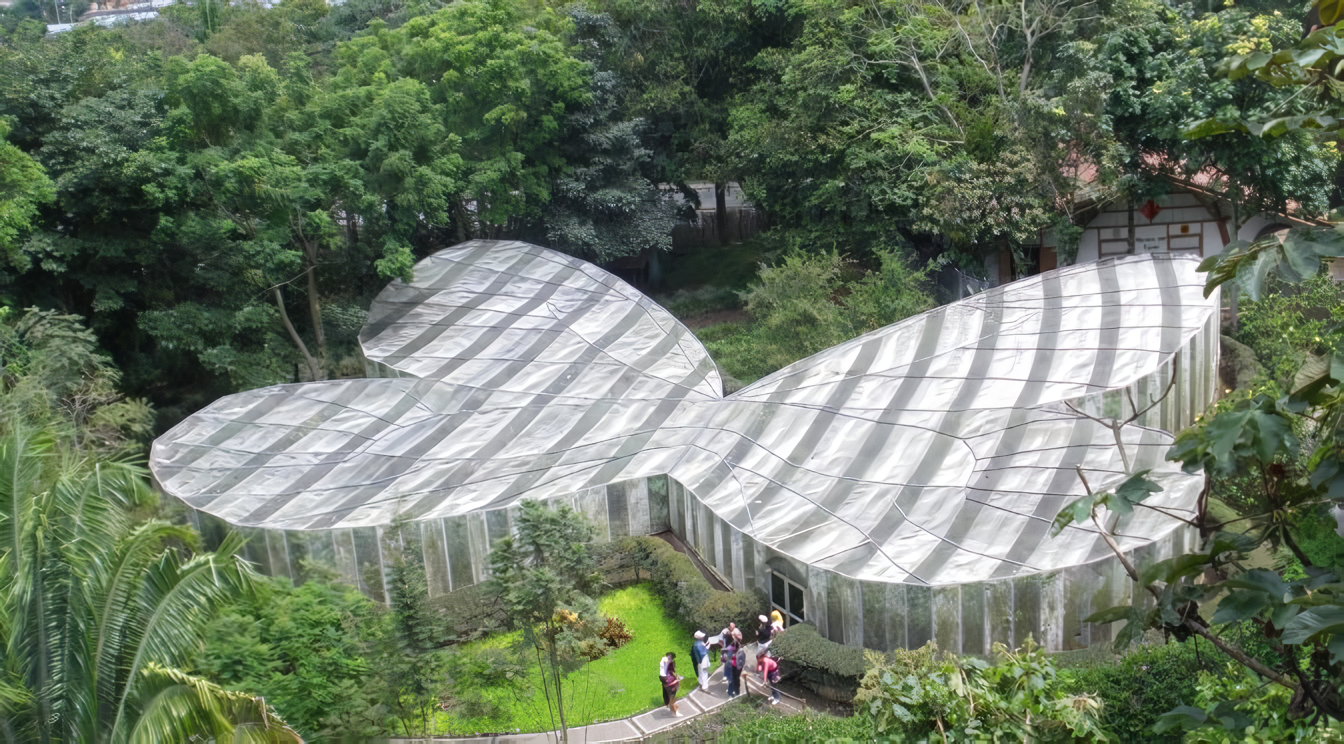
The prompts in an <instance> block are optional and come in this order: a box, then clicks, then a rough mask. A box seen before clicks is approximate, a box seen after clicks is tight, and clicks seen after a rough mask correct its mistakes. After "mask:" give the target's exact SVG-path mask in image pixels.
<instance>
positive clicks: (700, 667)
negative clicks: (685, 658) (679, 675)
mask: <svg viewBox="0 0 1344 744" xmlns="http://www.w3.org/2000/svg"><path fill="white" fill-rule="evenodd" d="M691 665H692V666H694V667H695V675H696V678H697V679H699V680H700V691H701V692H709V648H708V647H706V646H705V632H704V631H703V630H697V631H695V643H693V644H691Z"/></svg>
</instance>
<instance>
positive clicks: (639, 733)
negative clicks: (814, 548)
mask: <svg viewBox="0 0 1344 744" xmlns="http://www.w3.org/2000/svg"><path fill="white" fill-rule="evenodd" d="M755 654H756V644H754V643H753V644H751V645H750V646H748V647H747V657H748V658H747V668H748V669H754V668H755V667H756V656H755ZM721 669H722V667H720V669H716V670H714V672H713V673H711V674H710V676H709V691H708V692H702V691H701V690H700V689H699V688H696V689H695V690H693V691H692V692H691V693H690V694H689V695H687V696H685V697H683V698H680V699H679V700H678V701H677V707H678V708H680V709H681V715H680V716H674V715H672V713H671V711H669V710H668V709H667V708H666V707H661V708H654V709H653V710H651V711H649V712H647V713H640V714H639V715H637V716H633V717H631V718H622V719H621V720H619V721H608V722H607V723H594V724H592V725H590V726H580V727H578V728H572V729H570V730H569V741H570V744H600V743H601V742H615V741H638V740H640V739H644V738H647V737H649V736H652V735H653V734H656V733H658V732H660V731H666V730H667V729H670V728H674V727H676V726H680V725H681V724H683V723H686V722H687V721H690V720H692V719H694V718H697V717H699V716H703V715H705V714H707V713H710V712H712V711H715V710H718V709H719V708H721V707H723V706H725V705H727V704H729V703H731V702H734V701H733V700H730V699H729V698H728V681H727V680H725V679H724V678H723V673H722V671H721ZM748 677H750V678H751V681H750V684H749V692H750V693H751V694H756V695H759V694H762V688H761V675H760V674H743V675H742V678H743V687H744V688H748V683H747V678H748ZM650 684H652V680H650ZM743 691H744V692H747V691H748V689H744V690H743ZM764 694H766V695H768V694H770V693H769V691H768V690H765V692H764ZM738 700H745V698H744V697H741V696H739V697H738ZM780 706H781V707H783V708H784V709H786V710H790V711H795V712H797V711H801V710H803V709H804V708H805V707H806V705H805V704H804V703H803V701H801V700H798V699H797V698H793V697H791V696H788V695H784V696H783V697H782V699H781V702H780ZM391 741H392V742H395V743H396V744H412V743H414V742H455V743H456V744H546V743H547V742H558V741H560V737H559V735H558V734H557V733H556V732H554V731H547V732H543V733H539V734H504V735H500V736H477V737H468V738H445V737H430V738H423V739H392V740H391Z"/></svg>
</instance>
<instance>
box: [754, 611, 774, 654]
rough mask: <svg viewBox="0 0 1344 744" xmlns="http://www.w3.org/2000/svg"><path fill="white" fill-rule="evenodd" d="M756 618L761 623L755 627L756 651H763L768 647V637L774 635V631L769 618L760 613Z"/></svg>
mask: <svg viewBox="0 0 1344 744" xmlns="http://www.w3.org/2000/svg"><path fill="white" fill-rule="evenodd" d="M757 619H758V620H760V623H761V625H760V627H759V628H757V629H756V642H757V644H759V645H758V647H757V649H756V653H764V652H765V650H766V649H767V648H770V639H771V638H772V637H774V632H775V631H774V628H773V627H771V625H770V618H768V617H766V616H765V615H761V616H760V617H759V618H757Z"/></svg>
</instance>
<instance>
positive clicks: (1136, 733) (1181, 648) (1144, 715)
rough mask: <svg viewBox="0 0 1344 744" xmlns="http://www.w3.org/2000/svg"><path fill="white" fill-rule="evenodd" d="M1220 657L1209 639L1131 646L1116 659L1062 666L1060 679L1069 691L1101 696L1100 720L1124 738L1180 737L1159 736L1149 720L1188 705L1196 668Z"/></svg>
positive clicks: (1206, 667) (1207, 666)
mask: <svg viewBox="0 0 1344 744" xmlns="http://www.w3.org/2000/svg"><path fill="white" fill-rule="evenodd" d="M1201 647H1202V648H1201ZM1221 658H1222V656H1221V654H1220V653H1218V652H1217V651H1216V650H1215V649H1212V648H1210V646H1209V645H1208V644H1207V643H1202V642H1199V641H1194V640H1192V641H1189V642H1186V643H1166V644H1151V645H1150V644H1143V645H1135V646H1131V647H1130V650H1129V652H1128V653H1126V654H1125V655H1124V656H1122V657H1120V658H1119V659H1115V658H1113V657H1111V656H1110V655H1109V654H1107V655H1105V656H1104V657H1101V658H1097V659H1095V661H1094V662H1093V663H1095V666H1087V667H1080V668H1073V669H1066V670H1063V671H1064V673H1063V674H1061V680H1062V681H1063V683H1064V685H1065V688H1066V689H1067V690H1069V691H1070V692H1073V693H1082V692H1091V693H1095V694H1096V695H1097V697H1099V698H1101V700H1102V702H1103V703H1104V704H1105V706H1104V707H1103V708H1102V713H1101V722H1102V725H1103V726H1104V727H1105V728H1106V729H1107V730H1108V731H1110V732H1111V733H1113V734H1115V735H1117V736H1119V737H1120V739H1121V740H1122V741H1178V740H1179V738H1178V737H1175V736H1173V735H1168V736H1167V737H1166V738H1163V737H1160V736H1157V735H1156V734H1154V733H1153V725H1154V724H1156V723H1157V721H1158V719H1159V718H1161V717H1162V715H1163V714H1165V713H1167V712H1168V711H1170V710H1172V709H1173V708H1175V707H1177V706H1179V705H1189V704H1190V702H1191V701H1192V700H1194V699H1195V695H1196V689H1195V685H1196V682H1197V681H1198V679H1199V673H1200V672H1201V671H1207V670H1212V669H1214V668H1215V667H1216V666H1217V665H1218V664H1219V662H1220V660H1221ZM1062 661H1065V662H1066V663H1067V660H1062Z"/></svg>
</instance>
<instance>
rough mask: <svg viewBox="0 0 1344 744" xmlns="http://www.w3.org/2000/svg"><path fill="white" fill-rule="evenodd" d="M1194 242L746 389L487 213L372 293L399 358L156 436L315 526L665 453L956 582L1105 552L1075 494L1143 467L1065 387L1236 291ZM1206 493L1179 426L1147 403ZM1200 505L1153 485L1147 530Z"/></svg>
mask: <svg viewBox="0 0 1344 744" xmlns="http://www.w3.org/2000/svg"><path fill="white" fill-rule="evenodd" d="M1195 266H1196V262H1195V261H1194V260H1189V259H1182V258H1172V257H1167V256H1151V257H1150V256H1135V257H1123V258H1118V259H1106V260H1104V261H1102V262H1098V263H1094V264H1088V265H1084V266H1074V267H1067V268H1063V269H1059V270H1056V271H1052V272H1048V273H1046V274H1042V275H1040V276H1036V277H1031V278H1029V279H1025V280H1022V281H1019V282H1015V283H1013V284H1010V285H1006V286H1004V287H1000V288H996V289H994V290H990V291H988V292H985V293H982V294H979V295H975V296H972V297H970V298H968V299H966V300H962V301H961V302H958V303H954V304H952V305H948V306H945V307H941V308H938V309H935V310H932V311H930V312H928V313H925V314H923V315H920V316H917V317H914V318H910V319H908V320H906V321H903V322H900V323H897V324H895V325H892V326H888V327H886V328H883V329H880V330H878V331H875V332H873V333H870V334H867V335H865V336H861V337H859V338H856V339H853V340H851V341H848V342H846V343H844V344H840V345H838V346H836V347H834V348H832V349H829V350H827V351H824V352H822V353H820V354H817V355H815V356H813V357H810V358H808V359H804V360H802V361H800V362H797V363H795V364H793V365H791V366H789V367H787V368H785V369H783V370H780V371H779V372H777V373H775V374H773V375H770V376H769V377H767V378H765V379H762V380H760V381H759V382H757V383H755V384H753V385H750V386H748V387H746V388H744V389H743V390H741V391H739V392H737V393H735V394H733V395H729V396H726V397H725V396H723V395H722V394H721V392H720V389H721V383H720V379H719V376H718V373H717V370H716V369H715V367H714V364H713V362H712V361H711V360H710V358H709V356H708V354H707V353H706V352H705V350H704V349H703V347H701V346H700V344H699V342H698V341H697V340H696V339H695V337H694V336H693V335H692V334H691V333H690V332H689V331H687V330H686V328H685V327H684V326H682V325H681V324H680V323H678V322H677V321H676V320H675V319H674V318H672V317H671V315H669V314H668V313H667V312H666V311H664V310H663V309H661V308H659V307H658V306H657V305H655V304H654V303H652V302H651V301H650V300H648V298H646V297H645V296H644V295H642V294H641V293H639V292H638V291H636V290H634V289H632V288H630V287H629V286H627V285H625V284H624V283H623V282H621V281H620V280H618V279H616V278H615V277H613V276H611V275H610V274H607V273H606V272H603V271H601V270H600V269H597V268H595V267H593V266H591V265H589V264H586V263H584V262H581V261H578V260H576V259H573V258H570V257H567V256H564V255H562V254H558V253H555V252H552V251H549V250H546V249H543V248H538V247H536V246H531V245H528V244H524V243H517V242H495V241H473V242H470V243H465V244H463V245H461V246H458V247H455V248H451V249H448V250H445V251H441V252H439V253H437V254H435V255H434V256H432V257H430V258H428V259H426V260H425V261H422V262H421V263H420V264H418V265H417V266H416V270H415V279H414V281H413V282H412V283H410V284H403V283H401V282H393V283H392V284H391V285H390V286H389V287H388V288H387V289H386V290H385V291H384V292H383V293H382V294H380V295H379V297H378V299H377V300H376V301H375V302H374V304H373V307H372V309H371V311H370V315H369V321H368V323H367V325H366V327H365V329H364V331H363V332H362V333H361V335H360V340H361V343H362V345H363V347H364V351H365V354H366V355H367V357H368V358H369V359H370V360H372V361H374V362H377V363H380V364H383V365H386V366H387V367H388V368H390V369H391V370H392V371H394V372H395V374H398V375H403V377H401V378H399V379H387V378H375V379H359V380H340V381H330V382H314V383H296V384H291V385H279V386H275V387H271V388H265V389H261V390H253V391H249V392H245V393H239V394H236V395H231V396H227V397H225V398H222V399H220V400H218V401H216V402H215V403H213V404H211V405H209V406H207V407H206V408H205V409H203V410H201V411H200V412H198V413H196V414H195V415H193V416H191V417H190V418H188V419H187V420H185V421H184V422H182V423H181V424H180V425H178V426H177V427H175V428H174V429H172V430H171V431H169V432H168V433H166V434H164V435H163V436H162V437H160V438H159V440H158V441H156V442H155V444H154V448H153V452H152V455H151V467H152V469H153V471H154V474H155V476H156V478H157V479H158V482H159V483H160V485H161V486H162V487H163V488H164V489H165V490H166V491H167V492H169V493H171V494H173V495H175V496H177V497H178V498H181V499H182V500H183V501H185V502H186V503H187V504H189V505H191V506H193V507H195V508H197V509H201V510H203V511H205V512H208V513H210V514H214V515H216V516H218V517H221V518H223V519H225V520H227V521H229V522H232V523H234V524H239V525H248V526H254V527H264V528H270V529H288V530H313V529H324V528H343V527H353V526H369V525H383V524H388V523H389V522H391V521H392V520H393V519H394V518H397V517H398V516H402V517H409V518H412V519H430V518H438V517H446V516H455V515H460V514H465V513H468V512H471V511H475V510H485V509H497V508H503V507H507V506H509V505H511V504H514V503H515V502H517V501H518V500H520V499H524V498H537V499H546V498H559V497H568V496H570V495H572V494H574V493H577V492H580V491H582V490H584V489H587V488H592V487H596V486H602V485H605V484H608V483H614V482H618V481H625V480H630V479H635V478H642V477H649V476H654V475H664V474H666V475H668V476H670V477H672V478H674V479H675V480H677V481H678V482H679V483H681V484H682V485H684V486H685V487H686V488H687V489H689V490H690V491H691V492H692V493H693V494H694V495H695V497H696V498H697V499H698V500H699V501H701V502H702V503H704V504H705V505H706V506H707V507H709V508H710V509H712V510H713V511H714V512H715V513H716V514H718V515H719V516H720V517H721V518H723V519H724V520H726V521H728V522H729V523H731V524H732V525H734V526H735V527H737V528H738V529H740V530H742V531H743V532H744V533H746V534H748V535H750V536H751V537H753V538H754V539H756V540H759V541H761V542H762V543H764V544H766V545H768V546H770V547H772V548H774V549H775V550H778V551H780V552H782V553H785V554H787V555H790V556H792V557H794V558H796V559H798V560H801V561H804V562H806V563H809V564H811V565H815V566H817V567H819V568H825V569H828V570H832V571H836V572H838V573H841V574H844V575H847V576H852V577H854V578H859V579H865V580H874V581H890V582H912V583H921V584H934V585H939V584H952V583H959V582H965V581H974V580H983V579H989V578H996V577H1003V576H1011V575H1017V574H1021V573H1031V572H1037V571H1045V570H1051V569H1055V568H1060V567H1063V566H1067V565H1074V564H1078V563H1084V562H1088V561H1091V560H1096V559H1098V558H1101V557H1104V556H1106V555H1109V550H1108V549H1107V547H1106V545H1105V544H1104V542H1103V541H1102V540H1101V538H1100V536H1099V535H1098V534H1096V532H1095V531H1093V530H1091V529H1088V527H1087V526H1077V527H1070V528H1068V529H1066V530H1065V531H1064V533H1062V534H1061V535H1060V536H1059V537H1057V538H1054V539H1051V538H1050V537H1049V525H1050V522H1051V520H1052V519H1053V518H1054V516H1055V514H1056V513H1057V512H1058V511H1059V509H1060V507H1061V506H1062V505H1064V504H1065V503H1067V502H1068V501H1070V500H1072V499H1073V498H1075V497H1076V496H1078V495H1081V494H1082V493H1083V487H1082V484H1081V482H1080V480H1079V478H1078V475H1077V472H1076V471H1075V467H1076V466H1080V467H1082V469H1083V471H1084V472H1085V473H1086V474H1087V477H1088V480H1089V481H1090V482H1091V484H1092V485H1093V487H1094V488H1104V487H1106V486H1108V485H1113V484H1114V483H1115V482H1116V481H1117V480H1119V479H1120V478H1121V477H1122V473H1123V467H1122V464H1121V460H1120V454H1119V452H1118V451H1117V449H1116V447H1115V446H1114V438H1113V435H1112V432H1111V430H1110V429H1109V428H1108V427H1105V426H1102V425H1100V424H1097V423H1095V422H1093V421H1090V420H1088V419H1086V418H1084V417H1082V416H1079V415H1077V414H1076V413H1074V412H1072V411H1071V410H1069V409H1068V408H1067V407H1065V406H1064V405H1063V402H1064V401H1069V400H1077V399H1080V398H1085V397H1087V396H1094V395H1097V394H1100V393H1103V392H1105V391H1107V390H1113V389H1117V388H1121V387H1124V386H1126V385H1130V384H1131V383H1133V382H1134V381H1135V380H1138V379H1139V378H1141V377H1144V376H1146V375H1149V374H1151V373H1153V372H1155V371H1157V370H1158V369H1159V368H1160V367H1161V366H1162V365H1163V364H1164V363H1166V362H1168V361H1169V360H1170V358H1171V357H1172V355H1173V354H1175V352H1176V351H1177V350H1179V349H1180V348H1181V347H1182V346H1183V345H1185V344H1186V343H1187V342H1188V341H1189V340H1190V339H1191V338H1192V337H1193V336H1194V335H1195V334H1196V333H1197V332H1198V331H1199V330H1200V329H1201V328H1202V327H1203V326H1204V325H1205V324H1206V323H1207V322H1208V321H1209V319H1210V318H1211V317H1212V315H1213V313H1214V312H1215V310H1216V302H1217V300H1216V295H1215V298H1214V299H1213V300H1206V299H1205V298H1204V297H1203V293H1202V289H1203V283H1202V281H1201V280H1200V277H1199V275H1198V274H1197V272H1196V271H1195ZM1123 436H1124V439H1125V441H1126V442H1127V443H1129V445H1130V455H1131V457H1134V458H1136V460H1137V461H1138V462H1139V463H1141V465H1142V466H1143V467H1154V468H1156V479H1157V480H1158V481H1159V482H1160V483H1162V484H1163V485H1164V486H1165V489H1166V490H1164V491H1163V492H1161V493H1159V494H1156V495H1155V496H1154V497H1153V498H1152V500H1151V501H1152V503H1154V504H1156V505H1159V506H1164V507H1166V508H1168V509H1170V510H1172V511H1173V512H1176V513H1187V514H1189V513H1193V505H1194V501H1195V496H1196V495H1197V494H1198V492H1199V489H1200V487H1201V485H1202V484H1201V482H1200V480H1199V479H1198V478H1195V477H1193V476H1187V475H1184V474H1182V473H1180V472H1179V470H1178V469H1177V468H1175V467H1173V466H1172V465H1170V464H1168V463H1165V462H1163V461H1162V453H1163V452H1165V450H1166V448H1167V447H1168V446H1169V444H1170V441H1171V437H1170V436H1169V435H1167V434H1165V433H1163V432H1160V431H1156V430H1153V429H1146V428H1141V427H1137V426H1129V427H1127V428H1126V429H1125V431H1124V434H1123ZM1178 524H1179V523H1178V522H1177V521H1176V520H1173V519H1170V518H1168V517H1164V516H1161V515H1159V514H1157V513H1155V512H1152V511H1146V510H1140V511H1136V512H1135V513H1134V514H1133V515H1132V516H1131V517H1130V518H1129V520H1128V521H1127V522H1126V523H1124V524H1123V525H1122V526H1121V528H1120V530H1119V532H1120V534H1121V537H1120V541H1121V544H1122V546H1124V547H1126V548H1131V547H1136V546H1138V545H1141V544H1143V543H1146V542H1149V541H1151V540H1153V539H1156V538H1158V537H1160V536H1162V535H1165V534H1167V533H1168V532H1170V531H1171V530H1172V529H1174V528H1175V527H1176V526H1177V525H1178Z"/></svg>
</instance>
